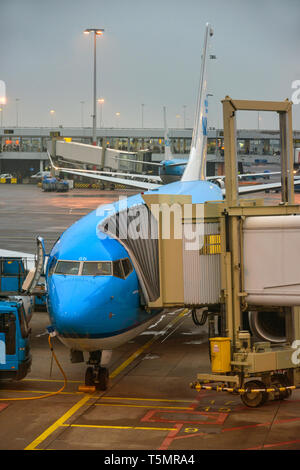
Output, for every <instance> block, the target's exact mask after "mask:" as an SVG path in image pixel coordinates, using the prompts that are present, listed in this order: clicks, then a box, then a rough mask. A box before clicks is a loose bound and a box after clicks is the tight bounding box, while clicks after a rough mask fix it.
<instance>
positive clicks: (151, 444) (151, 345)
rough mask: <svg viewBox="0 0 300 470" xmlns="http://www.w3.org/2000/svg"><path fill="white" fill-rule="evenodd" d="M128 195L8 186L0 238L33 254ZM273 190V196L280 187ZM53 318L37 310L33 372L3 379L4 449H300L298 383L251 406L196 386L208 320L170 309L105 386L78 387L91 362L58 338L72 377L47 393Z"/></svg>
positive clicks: (53, 374)
mask: <svg viewBox="0 0 300 470" xmlns="http://www.w3.org/2000/svg"><path fill="white" fill-rule="evenodd" d="M120 194H121V192H115V191H112V192H109V191H98V190H81V189H80V190H73V191H70V192H69V193H44V192H42V191H41V189H39V188H37V187H36V186H29V185H28V186H25V185H24V186H22V185H17V186H12V185H11V186H10V185H0V217H1V219H0V247H1V248H4V249H9V250H19V251H24V252H29V253H34V252H35V237H36V236H37V235H42V236H43V237H44V238H45V242H46V250H49V249H50V248H51V246H52V244H53V243H54V242H55V240H56V239H57V237H58V236H59V235H60V234H61V232H62V231H63V230H65V229H66V228H67V227H68V226H69V225H70V224H72V223H73V222H75V221H76V220H77V219H78V218H79V217H81V216H82V215H84V214H86V213H88V212H89V211H91V210H93V209H95V208H97V207H98V206H99V204H101V203H104V202H110V201H112V200H115V199H117V198H118V197H119V195H120ZM122 194H124V192H122ZM126 194H133V192H128V191H126ZM266 198H267V200H268V202H269V203H271V202H272V200H273V201H274V200H275V199H277V198H279V195H277V194H270V195H266ZM297 199H299V200H297ZM296 201H297V202H298V203H299V202H300V196H299V195H296ZM48 325H49V319H48V315H47V313H46V312H42V311H40V312H35V313H34V315H33V318H32V320H31V325H30V326H31V329H32V333H31V339H32V341H31V351H32V357H33V363H32V369H31V372H30V373H29V374H28V375H27V377H26V378H25V379H24V380H22V381H20V382H9V383H8V382H7V383H2V384H1V385H0V449H2V450H4V449H6V450H23V449H26V450H103V451H110V450H127V451H128V454H129V455H130V451H135V450H145V451H147V450H156V451H158V452H161V453H163V452H164V451H178V450H195V451H196V450H198V451H200V450H210V451H212V450H246V449H253V450H258V449H261V450H279V449H280V450H299V449H300V437H299V436H300V391H299V390H295V391H293V393H292V395H291V397H290V398H289V399H288V400H284V401H268V402H267V403H266V404H265V405H264V406H263V407H261V408H257V409H251V408H247V407H246V406H244V405H243V403H242V401H241V399H240V397H239V396H238V395H232V394H227V393H225V392H221V393H218V392H214V391H213V392H211V391H201V392H197V391H195V390H193V389H191V388H190V386H189V384H190V382H192V381H194V380H195V379H196V375H197V373H198V372H200V371H201V372H209V370H210V365H209V356H208V339H207V331H206V328H205V327H199V326H196V325H195V324H194V323H193V321H192V318H191V315H190V313H189V312H188V311H187V310H176V311H175V312H164V313H163V314H162V316H161V318H160V321H158V322H157V323H156V324H155V325H154V326H153V327H152V328H149V329H148V330H147V331H146V332H144V333H143V334H141V335H140V336H138V337H136V338H135V339H134V340H133V341H130V342H129V343H127V344H125V345H123V346H122V347H119V348H117V349H116V350H115V351H114V353H113V356H112V361H111V364H110V384H109V388H108V390H106V391H105V392H95V393H93V394H86V393H82V392H79V391H78V387H79V386H80V385H82V384H83V381H84V374H85V369H86V365H85V363H80V364H71V362H70V360H69V352H68V350H67V349H66V348H65V347H64V346H63V345H62V344H61V343H60V342H59V340H58V339H56V338H54V339H53V346H54V351H55V354H56V356H57V358H58V360H59V362H60V364H61V367H62V369H63V370H64V373H65V375H66V378H67V383H66V386H65V388H64V389H63V390H62V391H61V392H60V393H58V394H55V395H52V396H49V397H47V398H39V397H41V396H42V395H44V394H47V393H51V392H57V391H58V390H60V389H61V388H62V387H63V385H64V379H63V377H62V374H61V372H60V370H59V369H58V367H57V365H56V363H55V361H52V360H51V352H50V349H49V346H48V335H47V333H46V327H47V326H48ZM15 398H17V399H18V400H13V399H15ZM298 415H299V416H298ZM107 455H108V456H110V455H111V453H110V452H107ZM148 463H149V461H148Z"/></svg>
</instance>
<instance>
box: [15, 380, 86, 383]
mask: <svg viewBox="0 0 300 470" xmlns="http://www.w3.org/2000/svg"><path fill="white" fill-rule="evenodd" d="M22 382H53V383H54V382H63V379H23V380H22ZM68 383H69V384H81V383H82V380H68Z"/></svg>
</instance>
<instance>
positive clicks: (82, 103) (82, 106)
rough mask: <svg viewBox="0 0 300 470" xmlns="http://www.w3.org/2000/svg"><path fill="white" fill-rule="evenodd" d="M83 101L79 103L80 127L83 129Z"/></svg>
mask: <svg viewBox="0 0 300 470" xmlns="http://www.w3.org/2000/svg"><path fill="white" fill-rule="evenodd" d="M84 103H85V101H80V104H81V127H84V121H83V106H84Z"/></svg>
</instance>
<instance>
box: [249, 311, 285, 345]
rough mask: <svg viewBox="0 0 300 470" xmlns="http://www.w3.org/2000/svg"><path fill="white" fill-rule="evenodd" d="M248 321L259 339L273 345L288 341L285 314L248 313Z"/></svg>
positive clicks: (275, 312) (274, 312)
mask: <svg viewBox="0 0 300 470" xmlns="http://www.w3.org/2000/svg"><path fill="white" fill-rule="evenodd" d="M248 320H249V326H250V329H251V332H252V334H253V335H254V336H256V337H257V338H259V339H261V340H263V341H269V342H271V343H283V342H285V341H286V332H285V314H284V312H278V311H273V312H272V311H269V312H264V311H263V312H259V311H251V312H248Z"/></svg>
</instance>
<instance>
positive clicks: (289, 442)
mask: <svg viewBox="0 0 300 470" xmlns="http://www.w3.org/2000/svg"><path fill="white" fill-rule="evenodd" d="M298 442H300V439H297V440H296V441H283V442H277V443H276V444H264V445H261V446H257V447H249V448H248V449H245V450H259V449H269V448H270V447H280V446H288V445H291V444H297V443H298Z"/></svg>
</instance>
